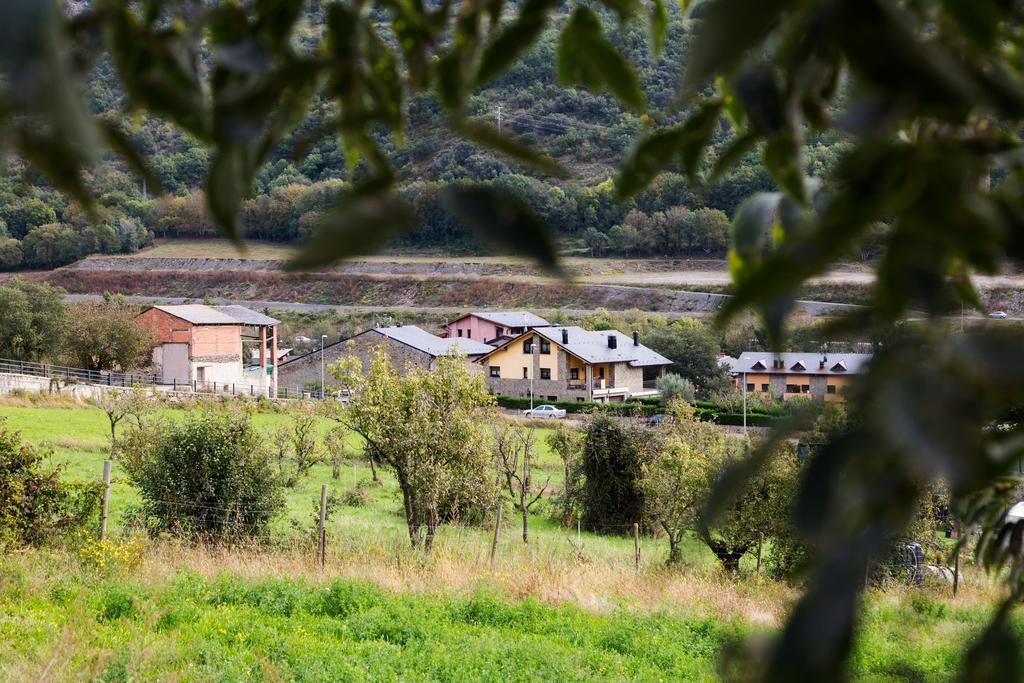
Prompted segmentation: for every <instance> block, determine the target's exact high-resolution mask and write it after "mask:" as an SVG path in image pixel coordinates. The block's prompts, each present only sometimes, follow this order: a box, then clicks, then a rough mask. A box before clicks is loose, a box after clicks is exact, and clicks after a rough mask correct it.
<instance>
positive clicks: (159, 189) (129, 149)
mask: <svg viewBox="0 0 1024 683" xmlns="http://www.w3.org/2000/svg"><path fill="white" fill-rule="evenodd" d="M100 130H101V131H102V133H103V136H104V138H105V139H106V141H107V144H108V145H109V146H110V148H111V149H113V150H114V151H115V152H117V153H118V154H120V155H121V156H122V157H123V158H124V160H125V161H127V162H128V165H129V166H131V168H132V169H133V170H134V171H135V172H136V173H138V174H139V176H141V177H142V178H143V179H145V181H146V186H147V187H148V188H149V189H150V191H152V192H154V193H156V194H162V193H163V191H164V190H163V186H162V185H161V183H160V179H159V178H157V177H156V175H155V174H154V173H153V171H152V169H150V167H149V164H148V163H147V162H146V159H145V157H143V156H142V153H141V152H139V149H138V147H136V146H135V144H134V143H133V142H132V141H131V140H130V139H128V136H127V135H125V134H124V132H122V131H121V129H120V128H119V127H118V126H117V124H116V123H114V122H113V121H106V120H103V121H100Z"/></svg>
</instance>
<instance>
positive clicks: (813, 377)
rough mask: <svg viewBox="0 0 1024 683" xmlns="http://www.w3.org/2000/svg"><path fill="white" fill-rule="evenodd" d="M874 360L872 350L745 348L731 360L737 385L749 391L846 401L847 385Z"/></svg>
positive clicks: (765, 395)
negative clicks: (854, 351)
mask: <svg viewBox="0 0 1024 683" xmlns="http://www.w3.org/2000/svg"><path fill="white" fill-rule="evenodd" d="M870 360H871V354H870V353H827V354H819V353H770V352H766V353H761V352H744V353H742V354H740V357H739V358H738V359H736V360H735V361H734V362H730V363H729V364H730V365H731V370H730V372H731V374H732V376H733V378H734V379H735V381H736V387H737V388H738V389H740V390H744V389H745V390H746V392H747V393H748V394H759V395H761V396H764V397H765V398H772V399H790V398H793V397H795V396H803V397H804V398H810V399H812V400H814V401H829V402H833V401H834V402H843V401H845V400H846V398H845V396H844V394H845V392H846V389H847V388H848V387H849V385H850V383H851V382H852V381H853V379H854V377H856V376H857V375H858V374H860V373H862V372H864V369H865V367H866V366H867V363H868V361H870Z"/></svg>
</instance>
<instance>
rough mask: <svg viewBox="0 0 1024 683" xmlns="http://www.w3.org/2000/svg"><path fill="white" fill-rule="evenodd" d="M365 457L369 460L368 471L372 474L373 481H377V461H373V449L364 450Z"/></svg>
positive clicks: (378, 480)
mask: <svg viewBox="0 0 1024 683" xmlns="http://www.w3.org/2000/svg"><path fill="white" fill-rule="evenodd" d="M366 459H367V460H369V461H370V472H371V474H373V483H375V484H376V483H379V482H380V479H378V478H377V463H376V462H375V461H374V457H373V451H367V452H366Z"/></svg>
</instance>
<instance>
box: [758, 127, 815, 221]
mask: <svg viewBox="0 0 1024 683" xmlns="http://www.w3.org/2000/svg"><path fill="white" fill-rule="evenodd" d="M800 150H801V148H800V143H799V141H798V140H797V139H796V137H795V136H794V135H793V134H792V132H791V131H790V130H789V129H788V128H783V129H781V130H779V131H777V132H776V133H775V134H774V135H772V136H771V137H769V138H768V142H767V144H766V145H765V147H764V165H765V168H767V169H768V172H769V173H770V174H771V176H772V179H773V180H774V181H775V182H776V183H778V185H779V187H781V188H782V189H783V190H785V191H786V192H788V193H789V196H791V197H792V198H793V199H795V200H796V201H798V202H800V203H803V202H804V201H806V198H807V191H806V188H805V187H804V172H803V168H802V167H801V161H800Z"/></svg>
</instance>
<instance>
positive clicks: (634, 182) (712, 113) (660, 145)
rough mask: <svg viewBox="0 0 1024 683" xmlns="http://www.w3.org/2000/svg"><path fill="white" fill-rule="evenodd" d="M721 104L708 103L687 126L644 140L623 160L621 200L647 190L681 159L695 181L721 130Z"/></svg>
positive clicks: (669, 129)
mask: <svg viewBox="0 0 1024 683" xmlns="http://www.w3.org/2000/svg"><path fill="white" fill-rule="evenodd" d="M721 111H722V103H721V101H720V100H711V101H709V102H706V103H704V104H703V105H702V106H701V107H700V109H698V110H697V111H696V112H695V113H694V114H693V115H691V116H690V118H689V119H687V120H686V121H685V122H684V123H682V124H680V125H678V126H673V127H671V128H665V129H663V130H660V131H656V132H655V133H653V134H651V135H649V136H647V137H646V138H644V139H642V140H641V141H640V142H639V143H638V144H637V145H636V146H635V147H634V148H633V149H632V150H631V151H630V153H629V155H628V156H627V157H626V158H625V159H624V160H623V162H622V165H621V166H620V168H619V175H618V177H617V179H616V188H617V190H618V195H619V197H620V198H621V199H625V198H626V197H631V196H633V195H635V194H636V193H638V192H640V191H641V190H643V189H644V188H646V187H647V186H648V185H649V184H650V183H651V181H653V180H654V179H655V178H656V177H657V176H658V174H659V173H661V172H662V171H663V170H665V168H666V167H667V166H668V165H669V164H670V163H671V162H672V160H673V159H675V158H676V156H677V155H678V156H679V157H681V159H682V162H683V168H684V170H685V171H686V173H687V174H688V175H689V176H690V178H691V179H693V178H694V177H695V176H696V174H697V166H698V164H699V163H700V159H701V156H702V155H703V153H704V148H705V147H706V146H707V143H708V140H709V139H710V138H711V136H712V135H713V134H714V132H715V129H716V128H717V126H718V117H719V115H720V113H721Z"/></svg>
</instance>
